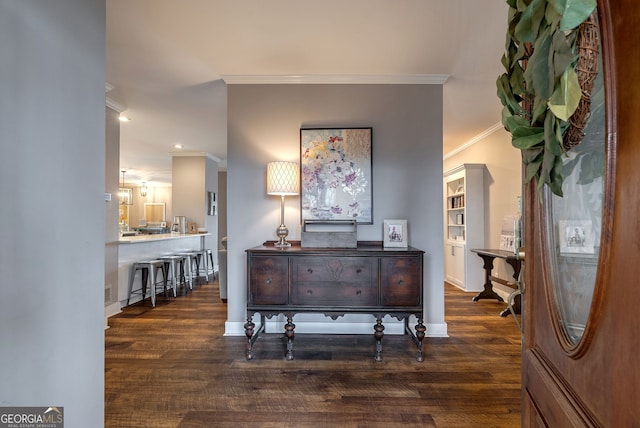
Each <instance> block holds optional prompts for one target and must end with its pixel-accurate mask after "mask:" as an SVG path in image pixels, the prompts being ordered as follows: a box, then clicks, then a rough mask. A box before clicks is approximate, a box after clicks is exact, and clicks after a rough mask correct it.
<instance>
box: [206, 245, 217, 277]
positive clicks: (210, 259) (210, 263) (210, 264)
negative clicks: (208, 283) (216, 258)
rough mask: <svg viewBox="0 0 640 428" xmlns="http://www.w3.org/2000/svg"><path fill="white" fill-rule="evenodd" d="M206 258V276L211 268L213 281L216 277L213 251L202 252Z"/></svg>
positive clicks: (208, 249)
mask: <svg viewBox="0 0 640 428" xmlns="http://www.w3.org/2000/svg"><path fill="white" fill-rule="evenodd" d="M204 252H205V254H206V256H207V261H208V266H207V275H208V274H209V268H211V275H213V278H214V279H215V277H216V271H215V269H216V265H215V263H213V251H211V249H210V248H207V249H205V250H204Z"/></svg>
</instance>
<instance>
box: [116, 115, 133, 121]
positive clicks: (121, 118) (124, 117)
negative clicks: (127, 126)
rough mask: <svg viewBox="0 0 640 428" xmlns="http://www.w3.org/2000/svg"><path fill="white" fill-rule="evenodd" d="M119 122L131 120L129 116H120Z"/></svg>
mask: <svg viewBox="0 0 640 428" xmlns="http://www.w3.org/2000/svg"><path fill="white" fill-rule="evenodd" d="M118 120H120V122H129V121H130V120H131V119H129V118H128V117H127V116H122V115H120V116H119V117H118Z"/></svg>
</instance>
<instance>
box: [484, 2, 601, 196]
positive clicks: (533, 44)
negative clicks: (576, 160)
mask: <svg viewBox="0 0 640 428" xmlns="http://www.w3.org/2000/svg"><path fill="white" fill-rule="evenodd" d="M507 4H508V5H509V15H508V24H509V25H508V29H507V37H506V44H505V53H504V55H503V56H502V65H503V66H504V68H505V70H506V71H505V73H503V74H502V75H500V76H499V77H498V79H497V82H496V86H497V93H498V97H499V98H500V101H501V102H502V105H503V106H504V107H503V110H502V124H503V125H504V127H505V129H506V130H507V131H508V132H510V133H511V137H512V138H511V143H512V145H513V146H514V147H515V148H517V149H520V150H521V151H522V159H523V162H524V164H525V168H526V170H525V182H526V183H528V182H529V181H531V180H532V179H533V178H536V179H537V183H538V188H539V189H541V188H542V186H544V185H545V184H547V185H548V186H549V187H550V189H551V191H552V192H553V193H555V194H556V195H558V196H562V182H563V173H562V156H563V155H564V153H565V151H566V149H565V148H564V146H563V136H564V133H565V132H566V130H567V128H568V127H569V119H570V118H571V116H572V115H573V113H574V112H575V111H576V109H577V108H578V104H579V102H580V99H581V97H582V90H581V88H580V83H579V81H578V74H577V72H576V64H577V62H578V56H579V54H578V50H577V49H576V39H577V36H578V28H579V26H580V24H582V23H583V22H584V21H585V20H587V18H589V16H590V15H591V14H592V13H593V12H594V10H595V8H596V0H507Z"/></svg>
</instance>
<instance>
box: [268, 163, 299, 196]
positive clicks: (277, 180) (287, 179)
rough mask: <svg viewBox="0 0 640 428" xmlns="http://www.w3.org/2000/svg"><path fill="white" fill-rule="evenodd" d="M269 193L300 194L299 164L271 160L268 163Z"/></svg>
mask: <svg viewBox="0 0 640 428" xmlns="http://www.w3.org/2000/svg"><path fill="white" fill-rule="evenodd" d="M267 194H268V195H298V194H300V167H299V165H298V164H297V163H295V162H269V163H268V164H267Z"/></svg>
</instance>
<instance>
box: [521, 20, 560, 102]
mask: <svg viewBox="0 0 640 428" xmlns="http://www.w3.org/2000/svg"><path fill="white" fill-rule="evenodd" d="M550 50H551V37H550V34H549V31H548V30H545V31H543V33H542V34H541V35H540V37H539V38H538V40H537V41H536V43H535V45H534V48H533V54H532V55H531V58H529V62H528V64H527V69H526V70H525V71H524V78H525V82H526V84H527V88H529V90H530V91H531V92H533V93H535V94H536V96H538V97H541V98H549V97H550V96H551V94H552V93H553V86H554V85H553V80H552V78H551V76H549V52H550Z"/></svg>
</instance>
